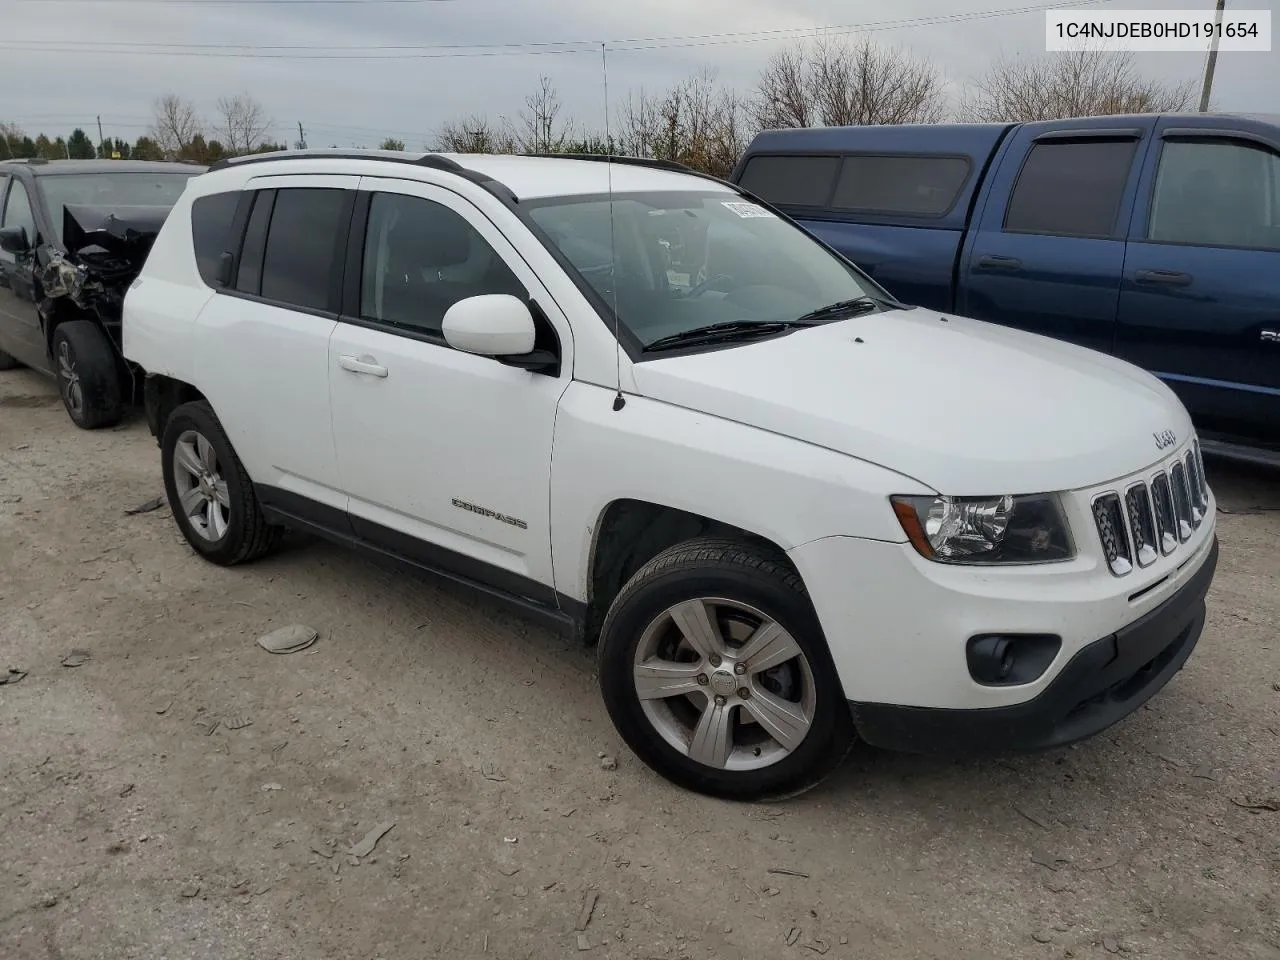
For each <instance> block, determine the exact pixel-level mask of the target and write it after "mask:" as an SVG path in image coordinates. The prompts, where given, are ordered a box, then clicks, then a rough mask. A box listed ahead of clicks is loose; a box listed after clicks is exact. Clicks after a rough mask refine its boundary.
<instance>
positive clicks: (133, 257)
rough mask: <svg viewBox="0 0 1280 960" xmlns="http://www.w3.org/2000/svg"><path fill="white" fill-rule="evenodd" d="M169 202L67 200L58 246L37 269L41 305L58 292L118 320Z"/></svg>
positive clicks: (46, 304) (49, 303)
mask: <svg viewBox="0 0 1280 960" xmlns="http://www.w3.org/2000/svg"><path fill="white" fill-rule="evenodd" d="M170 209H171V207H168V206H110V207H102V206H92V205H88V204H68V205H67V206H66V207H64V208H63V212H62V245H63V247H64V248H65V249H66V252H65V253H63V252H62V251H60V250H52V251H51V252H50V253H49V256H48V262H47V263H46V264H45V265H44V266H43V268H42V269H41V271H40V283H41V286H42V287H43V288H44V301H43V303H42V310H45V311H46V312H47V311H48V310H51V309H52V308H53V304H54V303H55V302H56V301H57V299H58V298H60V297H65V298H67V299H69V300H70V301H71V302H72V303H74V304H75V305H76V306H78V307H81V308H82V309H85V310H92V311H94V312H95V313H97V314H98V316H99V317H101V318H102V319H103V320H104V321H105V322H109V323H115V322H117V321H118V320H119V319H120V312H121V308H122V306H123V302H124V293H125V291H126V290H127V289H128V287H129V284H130V283H132V282H133V280H134V278H135V277H136V276H137V275H138V274H139V273H140V272H141V271H142V265H143V264H144V263H145V262H146V259H147V254H148V253H150V252H151V245H152V243H154V242H155V238H156V234H158V233H159V232H160V227H161V226H163V224H164V221H165V219H166V218H167V217H168V216H169V211H170Z"/></svg>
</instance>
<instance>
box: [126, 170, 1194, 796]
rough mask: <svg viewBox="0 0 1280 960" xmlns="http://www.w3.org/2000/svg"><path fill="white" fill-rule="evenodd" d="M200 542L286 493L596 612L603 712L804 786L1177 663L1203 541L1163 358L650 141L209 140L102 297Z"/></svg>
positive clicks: (452, 565)
mask: <svg viewBox="0 0 1280 960" xmlns="http://www.w3.org/2000/svg"><path fill="white" fill-rule="evenodd" d="M123 340H124V350H125V353H126V355H127V356H128V358H129V359H130V360H132V361H134V362H136V363H138V364H140V365H141V366H142V367H143V368H144V369H145V370H146V371H147V381H146V390H145V397H146V409H147V415H148V419H149V423H150V426H151V430H152V432H153V433H154V434H155V435H156V437H157V439H158V440H159V444H160V448H161V462H162V466H163V472H164V482H165V488H166V491H167V493H168V497H169V502H170V504H171V505H172V508H173V513H174V516H175V517H176V518H177V522H178V525H179V526H180V527H181V529H182V532H183V534H184V535H185V536H186V539H187V540H188V541H189V542H190V544H191V546H192V547H193V548H194V549H195V550H196V552H198V553H199V554H201V555H202V556H204V557H205V558H207V559H208V560H211V561H213V562H215V563H220V564H235V563H240V562H243V561H246V560H251V559H253V558H255V557H258V556H260V555H261V554H263V553H264V552H265V551H266V550H268V549H270V547H271V545H272V544H273V542H274V541H275V538H276V534H277V532H278V531H279V530H280V529H281V528H283V527H293V528H300V529H303V530H309V531H313V532H315V533H318V534H321V535H323V536H326V537H330V538H333V539H335V540H338V541H341V542H342V543H346V544H350V545H352V546H355V547H359V548H363V549H366V550H369V551H373V552H375V553H377V554H380V555H383V556H392V557H395V558H398V559H399V560H402V561H404V562H405V563H407V564H410V565H412V566H415V567H418V568H422V569H426V570H431V571H435V572H438V573H441V574H443V575H445V576H447V577H449V578H450V579H452V580H455V581H459V582H462V583H466V584H469V585H472V586H475V587H477V588H479V589H481V590H483V591H485V592H486V593H487V594H489V595H490V596H492V597H494V598H501V599H503V600H506V601H509V602H510V603H512V604H515V605H516V606H517V607H519V608H522V609H523V610H524V611H526V612H528V613H530V614H534V615H538V616H540V617H542V618H543V619H545V620H547V621H549V622H551V623H553V624H558V625H561V626H563V627H565V628H568V629H571V630H574V631H576V632H577V633H579V634H581V635H582V636H583V637H585V638H586V639H588V640H592V641H598V644H599V667H600V687H601V690H602V693H603V695H604V700H605V703H606V705H607V707H608V710H609V713H610V715H611V717H612V718H613V720H614V723H615V724H616V725H617V728H618V730H619V732H620V733H621V735H622V736H623V737H624V738H625V739H626V741H627V743H628V744H629V745H630V746H631V748H632V749H633V750H634V751H635V752H636V753H637V754H638V755H639V756H640V757H641V758H642V759H643V760H644V761H645V762H646V763H648V764H649V765H650V766H652V767H653V768H654V769H656V770H657V771H659V772H660V773H662V774H663V775H665V776H667V777H669V778H670V779H672V780H674V781H676V782H677V783H680V784H683V785H685V786H687V787H690V788H693V789H696V790H700V791H705V792H707V793H712V794H718V795H721V796H727V797H738V798H747V797H765V796H780V795H787V794H791V793H795V792H797V791H799V790H801V789H803V788H805V787H807V786H809V785H811V784H813V783H815V782H816V781H817V780H819V779H820V778H821V777H822V776H823V775H824V774H826V773H827V772H829V771H830V770H831V769H832V768H833V767H834V766H835V765H836V764H837V763H838V762H839V761H840V759H841V758H842V757H843V756H844V755H845V753H846V751H847V750H848V749H849V747H850V745H851V744H852V743H853V742H854V741H855V740H856V739H859V738H860V739H862V740H864V741H866V742H868V743H871V744H875V745H880V746H884V747H891V748H898V749H905V750H913V751H931V752H932V751H942V752H959V751H970V750H984V751H987V750H1009V749H1036V748H1044V747H1051V746H1056V745H1061V744H1065V743H1069V742H1072V741H1076V740H1079V739H1081V738H1084V737H1087V736H1090V735H1092V734H1095V733H1097V732H1098V731H1100V730H1102V729H1103V728H1105V727H1107V726H1109V725H1110V724H1112V723H1114V722H1115V721H1117V720H1119V719H1120V718H1121V717H1123V716H1125V715H1126V714H1128V713H1130V712H1131V711H1133V710H1134V709H1135V708H1137V707H1138V706H1139V705H1140V704H1141V703H1143V702H1144V701H1145V700H1147V699H1148V698H1149V697H1151V696H1152V695H1153V694H1155V693H1156V692H1157V691H1158V690H1159V689H1160V688H1161V687H1163V686H1164V684H1165V683H1166V682H1167V681H1168V680H1169V679H1170V678H1171V677H1172V676H1173V675H1174V674H1175V673H1176V672H1177V671H1178V670H1179V669H1180V668H1181V667H1182V665H1183V663H1184V662H1185V661H1186V659H1187V657H1188V656H1189V655H1190V653H1191V650H1192V648H1193V647H1194V646H1195V644H1196V641H1197V639H1198V638H1199V635H1200V632H1201V628H1202V626H1203V624H1204V618H1205V605H1204V597H1205V593H1206V591H1207V590H1208V587H1209V582H1210V580H1211V579H1212V576H1213V572H1214V568H1215V565H1216V562H1217V541H1216V537H1215V535H1214V516H1215V514H1214V500H1213V496H1212V494H1211V493H1210V491H1209V488H1208V486H1207V485H1206V483H1205V475H1204V469H1203V465H1202V463H1201V458H1200V452H1199V448H1198V443H1197V439H1196V436H1195V433H1194V431H1193V429H1192V426H1191V422H1190V420H1189V418H1188V416H1187V413H1186V411H1185V410H1184V408H1183V407H1182V405H1181V403H1180V402H1179V401H1178V400H1177V399H1176V397H1175V396H1174V394H1173V393H1172V392H1170V391H1169V390H1168V389H1167V388H1166V387H1165V386H1164V385H1163V384H1162V383H1161V382H1160V381H1159V380H1157V379H1156V378H1155V377H1153V376H1150V375H1148V374H1146V373H1144V372H1142V371H1141V370H1139V369H1138V368H1136V367H1134V366H1130V365H1129V364H1126V363H1124V362H1122V361H1119V360H1116V359H1113V358H1110V357H1107V356H1104V355H1102V354H1099V353H1095V352H1091V351H1088V350H1085V349H1082V348H1078V347H1075V346H1070V345H1067V344H1064V343H1061V342H1057V341H1052V340H1049V339H1046V338H1043V337H1039V336H1035V335H1031V334H1026V333H1020V332H1017V331H1013V330H1009V329H1006V328H1003V327H999V326H993V325H989V324H985V323H980V322H977V321H974V320H968V319H963V318H960V317H955V316H946V315H942V314H938V313H936V312H934V311H931V310H924V309H918V308H910V307H905V306H903V305H902V304H900V303H898V302H896V301H895V300H893V299H892V297H890V296H889V295H888V294H887V293H886V292H885V291H884V290H883V289H881V288H880V287H879V286H877V285H876V284H875V283H874V282H873V281H872V280H870V279H869V278H868V277H867V276H866V275H864V274H863V273H862V272H860V271H859V270H858V269H856V268H855V267H853V266H851V265H850V264H849V263H848V262H846V261H845V260H844V259H843V258H842V257H840V256H839V255H838V254H836V253H835V252H833V251H832V250H831V249H829V248H827V247H826V246H824V245H823V244H822V243H821V242H819V241H818V240H816V239H813V238H812V237H811V236H809V235H808V234H806V233H805V232H804V231H803V230H801V229H800V228H798V227H797V226H795V225H794V224H793V223H792V222H791V221H789V220H788V219H787V218H786V217H784V216H781V215H779V214H778V213H777V212H775V211H774V210H773V209H772V208H770V207H769V206H768V205H766V204H764V203H762V202H760V201H759V200H757V199H755V198H753V197H752V196H750V195H749V194H746V193H744V192H743V191H741V190H740V189H738V188H736V187H733V186H731V185H729V184H726V183H724V182H722V181H719V180H716V179H713V178H710V177H705V176H701V175H697V174H694V173H692V172H691V171H688V170H685V169H684V168H682V167H679V166H678V165H675V164H664V163H660V162H653V161H637V160H624V159H616V158H615V159H613V160H610V161H605V160H604V158H581V157H580V158H542V157H505V156H504V157H491V156H464V155H458V156H443V155H435V154H428V155H417V154H405V153H383V152H374V151H370V152H361V153H358V154H350V153H340V152H330V151H307V152H297V153H294V152H288V153H281V154H267V155H261V156H256V157H250V158H245V159H240V160H235V161H224V162H222V163H220V164H215V165H214V168H213V169H211V171H210V172H209V173H207V174H205V175H203V176H200V177H197V178H195V179H194V180H192V181H191V183H190V185H189V186H188V187H187V189H186V192H185V193H184V195H183V196H182V198H181V199H180V200H179V201H178V203H177V205H176V206H175V207H174V209H173V211H172V213H171V214H170V216H169V217H168V219H167V220H166V221H165V224H164V226H163V228H162V229H161V231H160V234H159V236H158V238H157V239H156V242H155V245H154V247H153V249H152V252H151V254H150V257H149V258H148V260H147V263H146V266H145V268H144V270H143V271H142V274H141V276H140V277H139V278H138V280H137V281H136V282H135V283H134V285H133V287H132V289H131V290H130V292H129V294H128V296H127V299H126V303H125V308H124V335H123Z"/></svg>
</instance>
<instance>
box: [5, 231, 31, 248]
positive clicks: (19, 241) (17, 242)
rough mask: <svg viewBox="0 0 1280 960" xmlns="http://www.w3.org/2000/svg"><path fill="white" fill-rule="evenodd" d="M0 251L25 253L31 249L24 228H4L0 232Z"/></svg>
mask: <svg viewBox="0 0 1280 960" xmlns="http://www.w3.org/2000/svg"><path fill="white" fill-rule="evenodd" d="M0 249H3V250H4V251H6V252H7V253H26V252H27V251H28V250H30V249H31V242H30V241H29V240H28V239H27V228H26V227H5V228H4V229H3V230H0Z"/></svg>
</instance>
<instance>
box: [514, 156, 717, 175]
mask: <svg viewBox="0 0 1280 960" xmlns="http://www.w3.org/2000/svg"><path fill="white" fill-rule="evenodd" d="M525 156H530V157H539V158H542V159H544V160H595V161H597V162H599V163H617V164H625V165H627V166H630V167H653V168H654V169H655V170H671V171H674V172H675V173H697V172H698V171H696V170H694V169H693V167H688V166H685V165H684V164H683V163H678V162H676V161H675V160H655V159H653V158H651V157H627V156H621V155H618V154H609V153H530V154H525Z"/></svg>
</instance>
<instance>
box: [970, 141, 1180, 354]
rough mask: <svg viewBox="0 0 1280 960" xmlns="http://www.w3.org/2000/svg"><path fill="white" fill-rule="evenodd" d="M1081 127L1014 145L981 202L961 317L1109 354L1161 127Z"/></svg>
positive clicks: (1010, 142)
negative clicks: (1142, 189)
mask: <svg viewBox="0 0 1280 960" xmlns="http://www.w3.org/2000/svg"><path fill="white" fill-rule="evenodd" d="M1083 122H1084V121H1080V120H1063V121H1051V122H1046V123H1035V124H1027V125H1025V126H1023V127H1021V128H1020V129H1019V130H1017V131H1016V132H1015V133H1014V134H1013V135H1012V137H1011V138H1010V139H1009V141H1008V144H1007V146H1006V148H1005V149H1004V150H1003V152H1002V154H1001V158H1000V160H999V161H998V165H997V166H996V167H995V168H994V169H993V173H992V175H991V177H990V178H989V183H988V185H987V188H986V190H985V197H984V198H981V199H980V200H979V209H980V211H981V213H980V219H979V220H978V222H977V224H976V226H975V228H974V229H973V231H972V232H971V234H970V237H969V241H968V243H967V245H966V250H965V252H964V254H963V256H962V259H961V268H960V289H959V291H958V296H957V302H956V312H957V313H960V314H963V315H966V316H971V317H977V318H978V319H980V320H990V321H993V322H995V323H1002V324H1006V325H1008V326H1011V327H1017V328H1019V329H1022V330H1029V331H1031V332H1033V333H1040V334H1044V335H1046V336H1050V337H1054V338H1056V339H1060V340H1069V341H1071V342H1073V343H1078V344H1080V345H1082V346H1086V347H1091V348H1093V349H1095V350H1102V351H1110V350H1111V349H1112V347H1113V345H1114V339H1115V321H1116V311H1117V307H1118V302H1119V298H1120V276H1121V272H1122V270H1123V268H1124V250H1125V241H1124V238H1125V233H1126V231H1127V229H1128V225H1129V218H1130V216H1131V214H1132V212H1133V205H1134V197H1135V194H1136V190H1137V180H1138V169H1139V165H1140V161H1141V160H1142V158H1143V155H1144V153H1145V151H1146V149H1147V146H1148V144H1149V143H1150V139H1151V131H1152V128H1153V127H1154V125H1155V120H1154V118H1145V117H1136V118H1135V117H1108V118H1103V119H1092V120H1089V121H1088V127H1087V128H1083V127H1082V126H1081V124H1082V123H1083Z"/></svg>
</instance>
